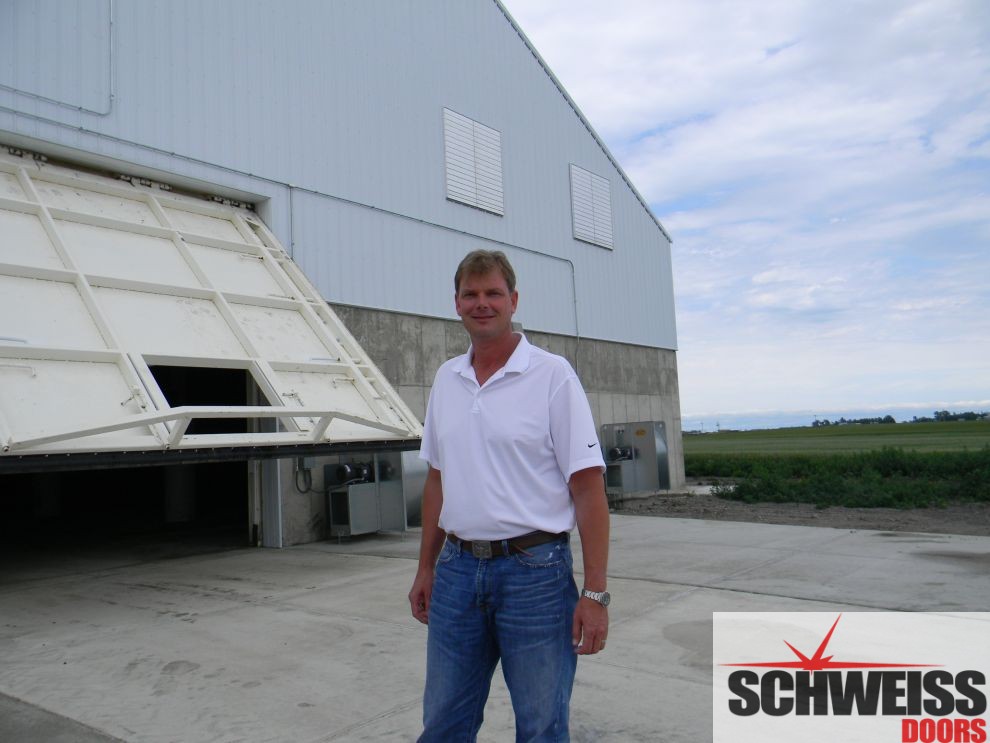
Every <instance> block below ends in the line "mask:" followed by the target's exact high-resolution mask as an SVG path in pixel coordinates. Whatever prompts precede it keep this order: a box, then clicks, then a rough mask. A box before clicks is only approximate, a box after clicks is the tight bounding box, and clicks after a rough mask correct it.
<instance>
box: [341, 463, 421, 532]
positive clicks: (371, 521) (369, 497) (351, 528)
mask: <svg viewBox="0 0 990 743" xmlns="http://www.w3.org/2000/svg"><path fill="white" fill-rule="evenodd" d="M427 468H428V466H427V464H426V462H425V461H423V460H421V459H420V458H419V452H417V451H404V452H373V453H372V452H369V453H367V454H349V455H347V456H346V457H342V458H341V461H340V462H338V463H337V464H327V465H324V467H323V482H324V483H325V487H326V506H327V536H328V537H337V538H338V539H340V538H343V537H350V536H354V535H357V534H370V533H372V532H376V531H405V530H406V529H407V528H409V525H410V524H418V523H420V522H421V519H422V501H423V485H424V484H425V482H426V472H427Z"/></svg>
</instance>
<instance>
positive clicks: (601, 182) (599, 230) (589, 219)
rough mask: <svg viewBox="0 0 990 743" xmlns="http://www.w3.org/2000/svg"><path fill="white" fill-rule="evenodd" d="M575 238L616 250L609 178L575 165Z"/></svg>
mask: <svg viewBox="0 0 990 743" xmlns="http://www.w3.org/2000/svg"><path fill="white" fill-rule="evenodd" d="M571 211H572V213H573V215H574V237H575V238H577V239H578V240H583V241H585V242H589V243H591V244H593V245H600V246H601V247H603V248H609V249H611V248H612V197H611V193H610V188H609V182H608V179H607V178H603V177H602V176H600V175H595V174H594V173H592V172H590V171H587V170H585V169H584V168H579V167H578V166H577V165H571Z"/></svg>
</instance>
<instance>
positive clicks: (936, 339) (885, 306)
mask: <svg viewBox="0 0 990 743" xmlns="http://www.w3.org/2000/svg"><path fill="white" fill-rule="evenodd" d="M504 2H505V5H506V7H507V8H508V10H509V12H510V13H511V14H512V15H513V17H514V18H515V19H516V21H517V22H518V23H519V24H520V26H521V27H522V29H523V30H524V31H525V33H526V35H527V36H528V37H529V38H530V40H531V41H532V42H533V44H534V45H535V46H536V48H537V49H538V50H539V52H540V54H541V55H542V56H543V58H544V59H545V60H546V61H547V63H548V64H549V65H550V67H551V69H552V70H553V71H554V73H555V74H556V75H557V77H558V78H559V79H560V80H561V82H562V83H563V85H564V87H565V88H567V90H568V92H569V93H570V94H571V96H572V97H573V98H574V100H575V101H576V102H577V104H578V105H579V106H580V107H581V109H582V111H583V112H584V113H585V115H586V116H587V117H588V119H589V120H590V121H591V123H592V125H593V126H594V127H595V129H596V130H597V131H598V133H599V134H600V135H601V136H602V138H603V139H604V140H605V142H606V144H607V145H608V147H609V149H611V151H612V152H613V154H614V155H615V156H616V158H617V159H618V160H619V162H620V163H621V164H622V166H623V169H624V170H625V171H626V172H627V173H628V174H629V176H630V178H631V179H632V181H633V183H635V184H636V187H637V188H638V189H639V191H640V192H641V193H642V194H643V195H644V196H645V197H646V199H647V201H648V202H649V203H650V205H651V207H652V209H653V210H654V213H656V215H657V216H658V217H659V218H660V220H661V221H662V222H663V224H664V226H665V227H666V228H667V229H668V231H669V232H670V233H671V234H672V236H673V239H674V245H673V260H674V289H675V293H676V297H677V325H678V343H679V346H680V348H679V352H678V366H679V373H680V384H681V410H682V415H683V418H684V427H685V428H686V429H691V428H696V427H698V425H697V424H698V423H699V422H702V421H708V425H709V426H713V422H714V421H715V420H722V421H723V425H725V424H726V423H728V424H730V425H733V424H734V425H741V426H746V425H763V424H764V423H763V422H764V421H771V420H772V421H778V420H784V419H787V422H790V421H791V419H793V421H794V422H801V421H805V422H809V421H810V420H811V417H812V416H813V415H818V416H819V417H835V416H834V415H833V414H834V413H843V412H847V411H857V412H858V411H863V413H864V414H866V413H867V412H869V411H872V410H876V411H882V412H888V411H896V412H894V415H895V417H897V418H898V419H902V418H904V417H910V415H909V414H908V413H910V412H911V411H913V410H916V411H917V415H930V414H931V411H933V410H935V409H942V408H948V409H950V410H965V409H981V410H990V3H987V2H986V1H985V0H918V1H913V0H901V1H899V2H894V1H891V0H870V1H869V2H848V1H846V0H838V1H836V2H828V3H823V2H820V0H817V1H814V2H810V1H806V0H760V2H756V1H755V0H753V1H751V2H744V1H742V0H735V1H730V2H721V1H715V0H697V1H694V2H683V0H677V1H672V0H671V1H668V0H612V1H611V2H609V3H605V2H600V1H598V0H595V1H591V0H504Z"/></svg>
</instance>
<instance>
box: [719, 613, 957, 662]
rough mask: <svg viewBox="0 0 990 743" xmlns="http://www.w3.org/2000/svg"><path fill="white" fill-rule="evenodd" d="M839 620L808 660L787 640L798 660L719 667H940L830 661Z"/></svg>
mask: <svg viewBox="0 0 990 743" xmlns="http://www.w3.org/2000/svg"><path fill="white" fill-rule="evenodd" d="M840 619H842V615H841V614H840V615H839V616H837V617H836V618H835V622H834V623H833V624H832V627H831V629H829V631H828V634H826V635H825V639H824V640H822V642H821V645H819V646H818V649H817V650H815V653H814V655H812V656H811V657H810V658H809V657H808V656H807V655H805V654H804V653H802V652H801V651H800V650H798V649H797V648H796V647H794V646H793V645H791V644H790V643H789V642H787V640H784V644H785V645H786V646H787V647H789V648H790V649H791V651H792V652H793V653H794V654H795V655H796V656H797V657H798V658H799V659H800V660H782V661H770V662H767V663H720V664H719V665H722V666H733V667H738V668H796V669H798V670H799V671H828V670H836V669H842V668H936V667H939V666H941V664H940V663H857V662H855V661H836V660H832V657H833V656H831V655H827V656H826V655H825V648H826V647H827V646H828V641H829V640H831V639H832V633H833V632H835V627H836V625H837V624H838V623H839V620H840Z"/></svg>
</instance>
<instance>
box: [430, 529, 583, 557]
mask: <svg viewBox="0 0 990 743" xmlns="http://www.w3.org/2000/svg"><path fill="white" fill-rule="evenodd" d="M567 538H568V534H567V532H566V531H562V532H560V533H559V534H554V533H553V532H549V531H531V532H530V533H529V534H523V535H522V536H518V537H513V538H512V539H499V540H496V541H488V542H486V541H483V540H479V539H476V540H474V541H473V542H469V541H467V540H466V539H460V538H459V537H457V536H455V535H454V534H448V535H447V541H449V542H450V543H451V544H453V545H454V546H455V547H457V548H458V549H459V550H461V551H462V552H470V553H471V554H472V555H474V556H475V557H477V558H478V559H479V560H490V559H492V558H493V557H506V556H508V555H511V554H512V553H513V552H523V551H525V549H526V548H527V547H535V546H536V545H538V544H546V543H547V542H555V541H557V540H558V539H567ZM506 547H507V548H508V549H506Z"/></svg>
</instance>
